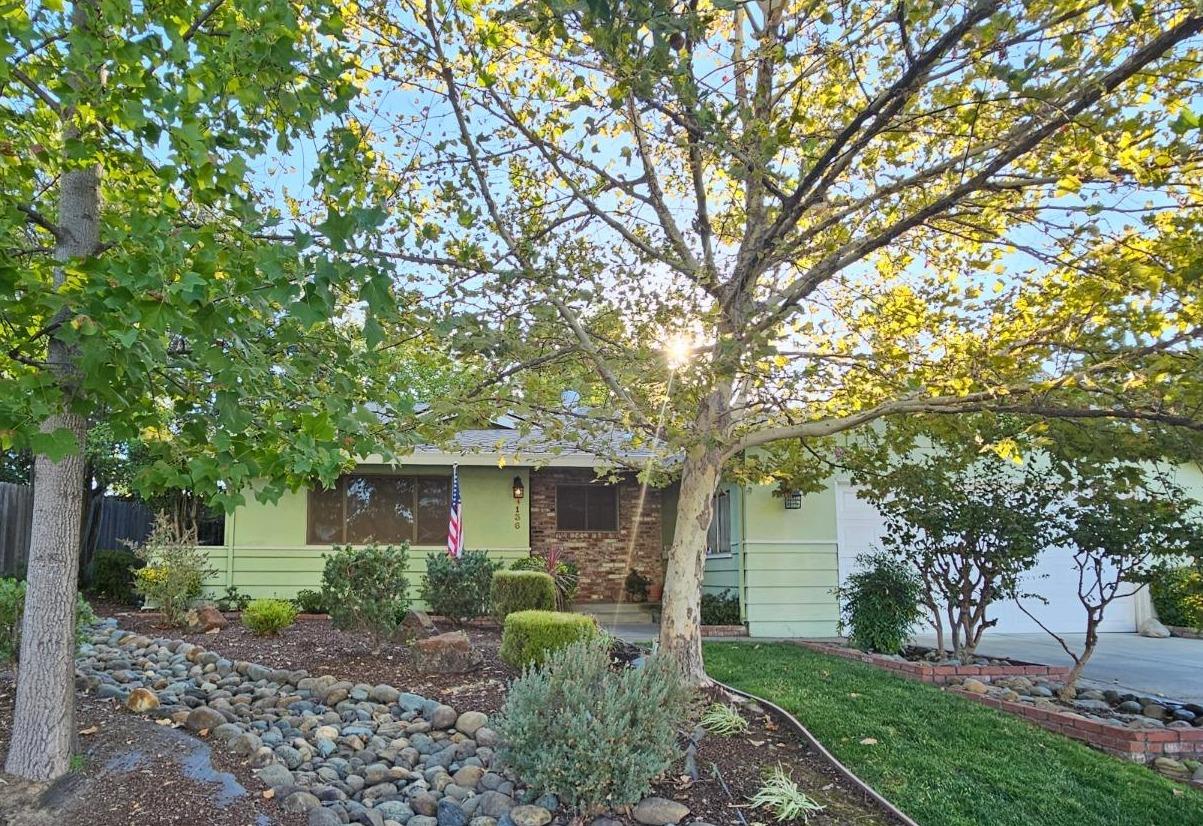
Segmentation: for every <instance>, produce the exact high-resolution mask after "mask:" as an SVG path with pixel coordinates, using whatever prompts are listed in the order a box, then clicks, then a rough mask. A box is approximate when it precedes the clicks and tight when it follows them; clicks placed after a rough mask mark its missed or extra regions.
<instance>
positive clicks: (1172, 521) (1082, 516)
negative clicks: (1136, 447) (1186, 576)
mask: <svg viewBox="0 0 1203 826" xmlns="http://www.w3.org/2000/svg"><path fill="white" fill-rule="evenodd" d="M1061 473H1062V476H1063V479H1064V483H1063V487H1062V490H1063V491H1064V505H1063V507H1061V508H1059V509H1058V515H1057V518H1056V520H1055V521H1054V523H1053V524H1054V526H1055V527H1054V529H1053V530H1054V537H1055V540H1054V541H1055V542H1056V544H1057V546H1058V547H1057V548H1056V549H1055V550H1054V551H1052V552H1053V553H1057V554H1061V555H1063V556H1065V557H1068V559H1069V561H1070V562H1071V564H1072V570H1073V571H1074V572H1075V573H1076V575H1077V592H1076V593H1077V598H1078V602H1079V603H1080V604H1081V606H1082V625H1081V628H1082V631H1083V633H1084V635H1085V636H1084V639H1083V641H1082V644H1081V647H1080V648H1078V647H1075V646H1071V645H1070V643H1069V642H1068V641H1067V640H1066V639H1065V637H1064V636H1063V635H1061V634H1057V633H1056V632H1054V631H1052V630H1051V629H1049V628H1048V627H1047V626H1046V625H1045V624H1044V623H1043V622H1041V621H1040V608H1039V604H1038V603H1036V604H1032V603H1030V602H1028V603H1025V602H1023V601H1021V602H1020V604H1019V605H1020V609H1021V610H1023V612H1024V613H1025V614H1027V615H1028V616H1029V617H1031V618H1032V620H1033V621H1035V622H1036V623H1037V624H1038V625H1039V626H1040V627H1041V628H1043V629H1044V630H1045V631H1046V632H1047V633H1048V634H1049V635H1050V636H1052V637H1053V639H1055V640H1056V641H1057V642H1058V644H1060V646H1061V647H1062V648H1063V649H1064V650H1065V653H1066V654H1068V655H1069V657H1070V658H1071V659H1072V660H1073V667H1072V668H1071V669H1070V671H1069V674H1068V675H1066V677H1065V686H1064V688H1063V689H1062V695H1063V696H1065V697H1069V698H1072V697H1073V694H1074V688H1075V685H1076V683H1077V681H1078V677H1079V676H1080V675H1081V673H1082V669H1084V668H1085V667H1086V664H1087V663H1088V662H1089V661H1090V658H1091V656H1092V655H1093V654H1094V650H1095V648H1096V647H1097V645H1098V641H1099V626H1100V625H1101V624H1102V622H1103V618H1104V616H1105V615H1106V612H1107V609H1108V608H1109V607H1110V606H1111V604H1112V603H1113V602H1114V601H1115V600H1117V599H1122V598H1124V597H1129V596H1131V595H1133V594H1134V593H1136V591H1138V590H1139V589H1140V588H1141V587H1142V584H1141V582H1142V580H1143V579H1147V577H1148V576H1149V575H1150V574H1151V573H1152V572H1153V570H1154V569H1155V568H1156V567H1157V566H1158V564H1159V563H1166V562H1170V563H1180V562H1181V561H1183V560H1198V559H1200V558H1203V508H1201V507H1200V505H1199V503H1198V501H1197V500H1195V499H1193V498H1191V497H1189V496H1188V495H1187V494H1186V492H1185V491H1184V490H1183V489H1182V487H1181V486H1180V485H1178V484H1176V483H1175V482H1174V481H1173V479H1172V474H1171V473H1170V472H1169V471H1168V470H1166V469H1164V468H1158V469H1154V470H1150V469H1148V468H1147V467H1141V466H1139V465H1135V464H1131V463H1123V462H1117V463H1115V464H1111V465H1107V466H1103V467H1100V468H1098V469H1093V468H1092V469H1089V470H1083V469H1081V468H1074V467H1068V468H1062V470H1061Z"/></svg>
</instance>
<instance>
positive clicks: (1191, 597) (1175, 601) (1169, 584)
mask: <svg viewBox="0 0 1203 826" xmlns="http://www.w3.org/2000/svg"><path fill="white" fill-rule="evenodd" d="M1149 596H1151V597H1152V599H1153V607H1154V608H1156V609H1157V617H1158V619H1160V620H1161V621H1162V622H1164V623H1165V624H1166V625H1177V626H1182V627H1185V628H1203V569H1201V568H1198V567H1183V568H1161V569H1159V570H1158V571H1157V572H1155V573H1154V574H1153V576H1152V577H1151V579H1150V581H1149Z"/></svg>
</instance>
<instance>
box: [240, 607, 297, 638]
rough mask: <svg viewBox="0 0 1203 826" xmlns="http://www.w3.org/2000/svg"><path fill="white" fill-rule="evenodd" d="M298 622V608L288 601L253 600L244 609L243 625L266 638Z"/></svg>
mask: <svg viewBox="0 0 1203 826" xmlns="http://www.w3.org/2000/svg"><path fill="white" fill-rule="evenodd" d="M296 621H297V607H296V606H295V605H293V604H292V603H291V602H289V601H288V600H286V599H253V600H251V601H250V602H249V603H247V606H246V608H244V609H242V624H243V625H245V626H246V627H247V628H249V629H251V632H252V633H254V634H258V635H259V636H260V637H265V636H267V635H269V634H278V633H280V632H281V631H283V630H284V629H285V628H288V627H289V626H290V625H292V624H293V623H294V622H296Z"/></svg>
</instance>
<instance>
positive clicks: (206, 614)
mask: <svg viewBox="0 0 1203 826" xmlns="http://www.w3.org/2000/svg"><path fill="white" fill-rule="evenodd" d="M186 621H187V623H188V630H189V631H193V632H196V631H200V632H209V631H212V630H213V629H217V630H221V629H222V628H225V627H226V626H227V625H229V624H230V621H229V620H228V619H226V618H225V615H224V614H222V613H221V611H218V610H217V606H216V605H213V604H212V603H205V604H204V605H198V606H197V607H196V608H193V609H192V610H191V611H189V612H188V614H187V617H186Z"/></svg>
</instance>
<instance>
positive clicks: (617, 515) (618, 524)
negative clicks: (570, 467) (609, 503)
mask: <svg viewBox="0 0 1203 826" xmlns="http://www.w3.org/2000/svg"><path fill="white" fill-rule="evenodd" d="M566 488H569V489H577V490H582V491H584V493H585V527H584V528H562V527H560V493H561V491H563V490H564V489H566ZM600 490H604V491H606V492H607V493H608V494H609V495H610V496H611V497H612V498H613V501H614V522H613V524H614V527H612V528H594V527H591V526H590V525H589V495H590V493H591V492H593V491H600ZM619 498H620V497H619V496H618V485H605V484H596V483H590V482H557V483H556V533H619V532H620V531H621V530H622V516H621V506H620V504H619Z"/></svg>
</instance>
